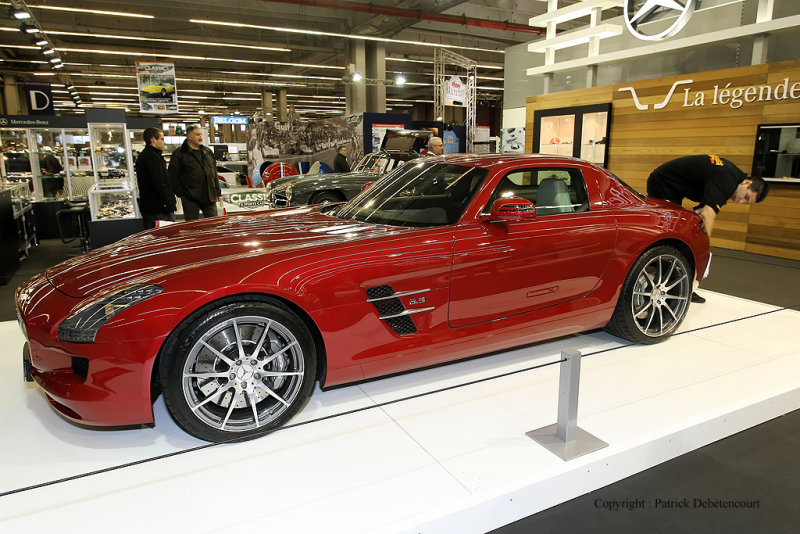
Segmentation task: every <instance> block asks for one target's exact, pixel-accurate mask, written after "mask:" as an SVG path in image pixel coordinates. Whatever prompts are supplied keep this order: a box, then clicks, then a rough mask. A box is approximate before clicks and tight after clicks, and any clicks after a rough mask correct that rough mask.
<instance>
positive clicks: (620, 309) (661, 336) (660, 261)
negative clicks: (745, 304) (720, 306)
mask: <svg viewBox="0 0 800 534" xmlns="http://www.w3.org/2000/svg"><path fill="white" fill-rule="evenodd" d="M691 294H692V276H691V271H690V268H689V263H688V262H687V261H686V258H685V257H684V256H683V254H681V253H680V252H679V251H678V250H677V249H675V248H673V247H670V246H658V247H654V248H651V249H650V250H648V251H647V252H645V253H644V254H643V255H642V256H641V257H639V259H638V260H636V263H635V264H634V265H633V268H632V269H631V271H630V273H628V276H627V278H626V279H625V284H624V285H623V286H622V291H621V292H620V296H619V301H618V302H617V307H616V309H615V310H614V315H613V316H612V317H611V320H610V321H609V323H608V326H606V330H608V331H609V332H610V333H611V334H614V335H615V336H619V337H622V338H625V339H629V340H631V341H635V342H637V343H645V344H652V343H658V342H660V341H663V340H665V339H666V338H668V337H669V336H670V335H672V334H673V333H674V332H675V330H677V329H678V327H679V326H680V324H681V323H682V322H683V319H684V318H685V317H686V312H687V311H688V309H689V298H690V297H691Z"/></svg>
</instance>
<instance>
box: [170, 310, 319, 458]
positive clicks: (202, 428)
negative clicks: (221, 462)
mask: <svg viewBox="0 0 800 534" xmlns="http://www.w3.org/2000/svg"><path fill="white" fill-rule="evenodd" d="M159 370H160V376H161V388H162V391H163V392H164V400H165V402H166V404H167V409H168V410H169V412H170V415H172V417H173V419H175V422H176V423H177V424H178V425H179V426H180V427H181V428H182V429H184V430H185V431H186V432H188V433H189V434H191V435H193V436H195V437H197V438H199V439H202V440H205V441H213V442H219V441H229V440H235V441H243V440H247V439H252V438H255V437H258V436H260V435H262V434H263V433H265V432H266V431H268V430H270V429H274V428H278V427H280V426H282V425H284V424H286V423H287V422H288V421H289V420H291V419H292V418H293V417H294V416H295V415H297V413H299V412H300V410H302V408H303V406H305V404H306V402H308V399H309V397H310V396H311V391H312V389H313V387H314V380H315V377H316V370H317V357H316V349H315V346H314V342H313V340H312V338H311V334H310V333H309V331H308V328H306V326H305V324H303V322H302V321H301V320H300V319H299V318H298V317H297V316H296V315H295V314H294V313H292V312H291V311H289V310H288V309H286V308H284V307H282V306H280V305H279V304H278V303H272V302H266V301H263V300H254V299H252V298H251V299H249V300H241V301H238V302H229V303H227V304H222V305H220V306H218V307H215V308H212V309H210V310H208V311H205V312H201V313H199V314H197V315H196V316H195V317H191V318H190V319H189V320H188V321H186V323H184V324H183V325H182V326H181V327H179V328H178V329H176V330H175V332H173V333H172V334H171V335H170V337H169V339H168V340H167V343H166V345H165V347H164V352H163V354H162V357H161V363H160V369H159Z"/></svg>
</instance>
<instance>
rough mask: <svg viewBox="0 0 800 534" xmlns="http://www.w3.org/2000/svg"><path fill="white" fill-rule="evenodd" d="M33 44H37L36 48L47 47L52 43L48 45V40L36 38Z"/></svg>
mask: <svg viewBox="0 0 800 534" xmlns="http://www.w3.org/2000/svg"><path fill="white" fill-rule="evenodd" d="M33 44H35V45H36V46H47V45H48V44H50V43H48V42H47V39H45V38H44V37H34V38H33Z"/></svg>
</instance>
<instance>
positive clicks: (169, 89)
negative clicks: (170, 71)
mask: <svg viewBox="0 0 800 534" xmlns="http://www.w3.org/2000/svg"><path fill="white" fill-rule="evenodd" d="M140 92H141V93H142V94H145V95H161V96H167V95H171V94H172V93H174V92H175V86H174V85H172V84H170V83H148V84H146V85H143V86H142V87H141V89H140Z"/></svg>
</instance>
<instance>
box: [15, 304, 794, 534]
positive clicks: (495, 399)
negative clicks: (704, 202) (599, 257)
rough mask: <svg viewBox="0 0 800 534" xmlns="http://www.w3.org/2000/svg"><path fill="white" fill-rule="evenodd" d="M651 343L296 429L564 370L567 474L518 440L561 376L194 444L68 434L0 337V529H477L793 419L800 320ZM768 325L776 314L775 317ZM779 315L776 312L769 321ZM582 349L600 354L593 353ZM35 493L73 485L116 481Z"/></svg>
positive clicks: (369, 395) (331, 406)
mask: <svg viewBox="0 0 800 534" xmlns="http://www.w3.org/2000/svg"><path fill="white" fill-rule="evenodd" d="M703 295H704V296H706V297H707V299H708V302H707V303H706V304H702V305H696V304H693V305H692V306H691V307H690V310H689V317H688V318H687V320H686V321H685V323H684V325H683V327H682V332H681V333H680V334H679V335H676V336H674V337H673V338H672V339H670V340H669V341H667V342H666V343H662V344H659V345H655V346H641V345H626V344H624V343H622V342H621V341H620V340H619V339H617V338H615V337H613V336H610V335H608V334H606V333H603V332H594V333H591V334H586V335H579V336H571V337H567V338H562V339H559V340H555V341H551V342H547V343H541V344H537V345H533V346H529V347H525V348H521V349H517V350H512V351H508V352H504V353H499V354H495V355H492V356H488V357H483V358H478V359H473V360H471V361H467V362H462V363H458V364H453V365H449V366H444V367H439V368H435V369H430V370H426V371H421V372H416V373H411V374H407V375H403V376H398V377H392V378H388V379H384V380H377V381H373V382H369V383H365V384H360V385H355V386H349V387H346V388H340V389H336V390H332V391H327V392H320V391H316V392H315V393H314V395H313V397H312V399H311V402H310V403H309V405H308V407H307V408H306V409H305V411H304V412H303V413H302V414H301V415H300V416H299V418H298V419H297V420H295V422H297V421H310V420H315V419H318V418H320V417H324V416H329V415H333V414H337V413H342V412H347V411H349V410H354V409H358V408H363V407H369V406H374V405H375V404H376V403H385V402H386V401H390V400H392V399H403V398H406V397H409V396H413V395H417V394H421V393H424V392H429V391H434V390H438V389H441V388H447V387H449V386H455V385H458V384H463V383H467V382H471V381H475V380H480V379H484V378H489V377H492V376H496V375H500V374H503V373H509V372H513V371H517V370H520V369H526V368H529V367H534V366H537V365H540V364H544V363H547V362H551V361H556V360H558V359H559V355H560V351H561V350H562V349H566V348H575V349H578V350H580V351H581V352H582V353H583V355H584V359H583V361H582V376H581V391H580V409H579V412H578V425H579V426H580V427H581V428H582V429H584V430H586V431H588V432H590V433H592V434H593V435H594V436H596V437H598V438H599V439H602V440H604V441H606V442H607V443H608V444H609V447H607V448H604V449H601V450H599V451H596V452H593V453H591V454H588V455H586V456H582V457H579V458H577V459H575V460H572V461H569V462H564V461H562V460H561V459H560V458H558V457H557V456H556V455H554V454H552V453H550V452H548V451H547V450H546V449H544V448H543V447H541V446H540V445H538V444H537V443H536V442H534V441H533V440H531V439H529V438H527V437H526V436H525V432H527V431H529V430H533V429H537V428H540V427H543V426H546V425H549V424H553V423H555V420H556V405H557V389H558V371H559V368H558V366H557V365H550V366H546V367H542V368H538V369H534V370H529V371H524V372H519V373H513V374H510V375H508V376H504V377H502V378H496V379H489V380H485V381H480V382H478V383H474V384H472V385H469V386H466V387H460V388H456V389H450V390H446V391H443V392H438V393H433V394H430V395H425V396H421V397H418V398H412V399H409V400H402V401H400V402H397V403H392V404H389V405H384V406H381V407H375V408H371V409H367V410H364V411H358V412H356V413H352V414H349V415H343V416H339V417H331V418H327V419H324V420H320V421H314V422H311V423H310V424H305V425H300V426H296V427H294V428H290V429H288V430H283V431H280V432H277V433H275V434H272V435H269V436H266V437H264V438H261V439H258V440H255V441H250V442H246V443H238V444H232V445H222V446H213V447H209V448H204V449H199V450H192V451H189V452H185V453H182V454H175V455H172V456H168V457H165V458H161V459H156V460H153V461H145V462H142V463H138V462H140V461H143V460H148V459H150V458H154V457H158V456H160V455H165V454H170V453H180V452H181V451H184V450H186V449H190V448H192V447H196V446H200V445H203V444H202V443H201V442H199V441H197V440H195V439H193V438H191V437H189V436H187V435H186V434H184V433H183V432H181V431H180V430H179V429H178V428H177V427H176V426H175V424H174V423H173V422H172V421H171V420H170V418H169V415H168V414H167V413H166V410H165V408H164V404H163V401H162V400H159V401H158V402H157V403H156V420H157V424H156V425H155V427H152V428H148V427H146V428H142V429H132V430H96V429H86V428H81V427H78V426H75V425H72V424H70V423H68V422H66V421H64V420H62V419H61V418H60V417H59V416H58V415H56V413H55V412H54V411H53V410H52V409H50V408H49V406H48V404H47V402H46V401H45V399H44V397H43V395H42V393H41V392H40V391H39V390H38V389H37V388H36V387H35V386H33V385H31V384H26V383H24V382H23V380H22V365H21V346H22V343H23V339H22V336H21V334H20V332H19V328H18V326H17V324H16V323H14V322H2V323H0V337H2V339H4V340H5V341H4V343H3V345H2V349H0V423H1V424H2V428H3V437H2V439H0V473H1V474H2V475H1V476H0V493H4V492H9V491H14V490H17V489H20V490H21V491H18V492H15V493H11V494H6V495H3V496H2V497H0V531H2V532H14V533H20V532H43V531H61V532H75V531H81V532H114V533H122V532H131V533H133V532H136V533H141V532H152V531H155V532H219V531H231V532H242V531H245V530H249V531H258V532H291V533H297V532H309V533H319V532H325V533H326V534H330V533H347V534H353V533H359V532H415V533H416V532H419V533H453V532H458V533H471V532H476V533H477V532H485V531H487V530H490V529H492V528H496V527H499V526H502V525H504V524H507V523H510V522H512V521H515V520H517V519H519V518H521V517H525V516H528V515H531V514H533V513H536V512H538V511H541V510H544V509H546V508H549V507H551V506H554V505H556V504H558V503H561V502H564V501H567V500H570V499H573V498H575V497H577V496H579V495H582V494H584V493H587V492H589V491H592V490H594V489H597V488H600V487H603V486H605V485H608V484H611V483H613V482H615V481H618V480H620V479H622V478H625V477H627V476H630V475H632V474H635V473H638V472H640V471H643V470H645V469H647V468H649V467H652V466H654V465H657V464H659V463H661V462H664V461H666V460H669V459H671V458H674V457H676V456H679V455H681V454H684V453H686V452H688V451H691V450H693V449H696V448H698V447H701V446H703V445H706V444H708V443H711V442H713V441H716V440H719V439H721V438H724V437H726V436H729V435H731V434H734V433H736V432H739V431H741V430H744V429H746V428H749V427H752V426H754V425H757V424H760V423H762V422H764V421H767V420H769V419H772V418H774V417H776V416H779V415H781V414H784V413H787V412H789V411H792V410H796V409H798V408H800V345H798V343H797V332H799V331H800V313H799V312H796V311H791V310H780V309H778V308H775V307H773V306H768V305H764V304H759V303H756V302H751V301H746V300H742V299H738V298H735V297H729V296H725V295H721V294H716V293H711V292H709V291H704V292H703ZM776 310H777V311H776ZM769 312H774V313H769ZM593 353H594V354H593ZM131 463H132V464H133V465H129V466H127V467H121V468H118V469H111V470H109V471H106V472H102V473H99V474H93V475H90V476H85V477H79V478H75V479H71V480H68V481H62V482H58V483H54V484H50V485H46V486H43V487H38V488H34V489H24V488H26V487H29V486H32V485H36V484H43V483H48V482H50V481H55V480H58V479H63V478H67V477H73V476H76V475H81V474H84V473H88V472H92V471H97V470H104V469H108V468H114V467H116V466H122V465H124V464H131Z"/></svg>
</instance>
